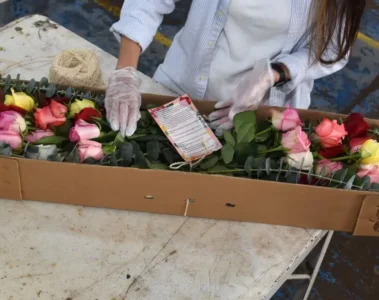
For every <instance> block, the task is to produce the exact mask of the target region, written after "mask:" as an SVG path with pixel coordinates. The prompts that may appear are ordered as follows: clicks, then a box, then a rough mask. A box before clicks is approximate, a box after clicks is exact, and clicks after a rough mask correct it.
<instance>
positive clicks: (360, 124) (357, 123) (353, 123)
mask: <svg viewBox="0 0 379 300" xmlns="http://www.w3.org/2000/svg"><path fill="white" fill-rule="evenodd" d="M344 125H345V129H346V131H347V133H348V136H349V138H354V137H364V136H366V135H367V132H368V129H369V126H368V124H367V122H366V121H365V119H364V118H363V116H362V115H361V114H358V113H353V114H351V115H350V116H348V117H347V119H346V120H345V122H344Z"/></svg>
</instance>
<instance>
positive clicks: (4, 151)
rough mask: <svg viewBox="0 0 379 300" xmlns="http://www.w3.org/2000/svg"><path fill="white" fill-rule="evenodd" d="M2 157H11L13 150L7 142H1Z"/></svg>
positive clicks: (0, 152)
mask: <svg viewBox="0 0 379 300" xmlns="http://www.w3.org/2000/svg"><path fill="white" fill-rule="evenodd" d="M0 155H2V156H11V155H12V148H11V147H10V146H9V145H8V144H6V143H5V142H1V141H0Z"/></svg>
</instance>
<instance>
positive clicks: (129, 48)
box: [116, 36, 142, 70]
mask: <svg viewBox="0 0 379 300" xmlns="http://www.w3.org/2000/svg"><path fill="white" fill-rule="evenodd" d="M141 51H142V49H141V47H140V45H138V44H137V43H136V42H134V41H132V40H131V39H129V38H127V37H125V36H121V42H120V53H119V56H118V61H117V66H116V69H117V70H118V69H123V68H125V67H133V68H134V69H137V65H138V60H139V57H140V54H141Z"/></svg>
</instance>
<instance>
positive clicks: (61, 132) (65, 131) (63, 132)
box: [53, 120, 73, 137]
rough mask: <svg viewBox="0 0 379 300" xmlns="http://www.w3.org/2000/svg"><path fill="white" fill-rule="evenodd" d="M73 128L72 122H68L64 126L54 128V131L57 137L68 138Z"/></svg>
mask: <svg viewBox="0 0 379 300" xmlns="http://www.w3.org/2000/svg"><path fill="white" fill-rule="evenodd" d="M72 126H73V124H72V121H70V120H66V122H65V123H64V124H63V125H61V126H57V127H54V128H53V130H54V133H55V135H57V136H64V137H67V136H68V135H69V132H70V129H71V128H72Z"/></svg>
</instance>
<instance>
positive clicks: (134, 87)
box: [105, 67, 141, 136]
mask: <svg viewBox="0 0 379 300" xmlns="http://www.w3.org/2000/svg"><path fill="white" fill-rule="evenodd" d="M140 107H141V94H140V93H139V91H138V74H137V71H136V69H134V68H132V67H126V68H123V69H119V70H115V71H113V73H112V75H111V77H110V78H109V81H108V87H107V91H106V95H105V109H106V112H107V119H108V122H109V123H110V125H111V127H112V130H114V131H118V130H119V131H120V133H121V135H122V136H131V135H133V134H134V132H135V131H136V129H137V122H138V120H139V119H140V118H141V113H140Z"/></svg>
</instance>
